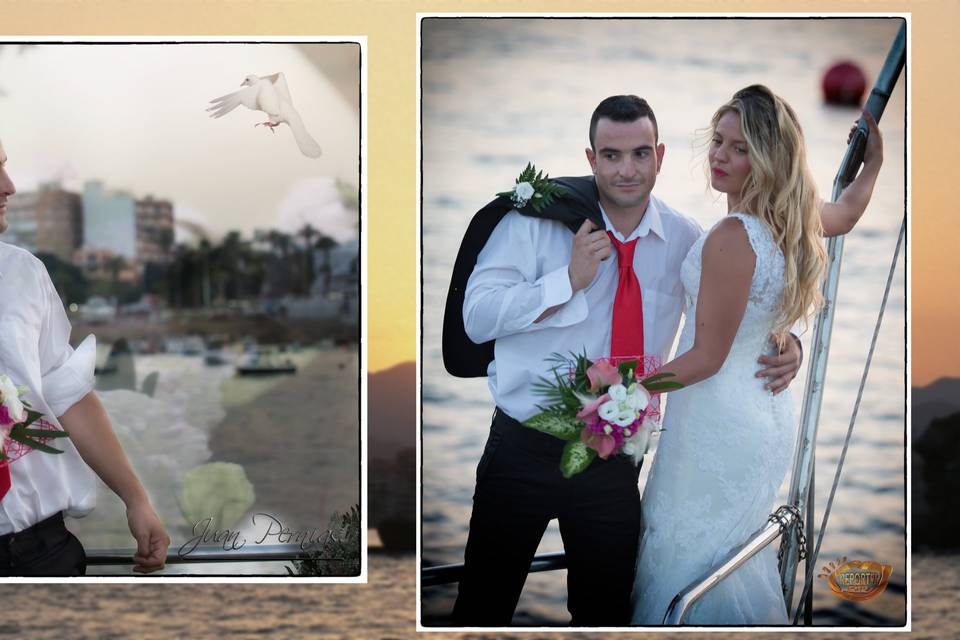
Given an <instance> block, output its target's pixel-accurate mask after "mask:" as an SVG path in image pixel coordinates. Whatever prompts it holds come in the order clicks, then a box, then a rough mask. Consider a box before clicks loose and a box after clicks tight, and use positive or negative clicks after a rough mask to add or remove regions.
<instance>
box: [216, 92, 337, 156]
mask: <svg viewBox="0 0 960 640" xmlns="http://www.w3.org/2000/svg"><path fill="white" fill-rule="evenodd" d="M240 86H241V87H244V88H243V89H241V90H240V91H234V92H233V93H228V94H227V95H225V96H220V97H219V98H214V99H213V100H211V101H210V103H211V104H212V105H213V106H212V107H208V108H207V111H212V112H213V113H211V114H210V117H211V118H219V117H220V116H223V115H226V114H228V113H230V112H231V111H233V110H234V109H236V108H237V106H238V105H241V104H242V105H243V106H245V107H246V108H248V109H253V110H254V111H263V112H264V113H266V114H267V115H268V116H269V117H270V119H269V120H267V121H266V122H259V123H257V124H255V125H254V126H255V127H257V126H260V125H261V124H262V125H264V126H266V127H270V130H271V131H274V128H275V127H279V126H280V123H282V122H286V123H287V124H288V125H289V126H290V130H291V131H293V138H294V139H295V140H296V141H297V146H298V147H300V151H301V152H303V155H305V156H307V157H308V158H319V157H320V145H319V144H317V141H316V140H314V139H313V138H312V137H311V136H310V134H309V133H307V128H306V127H305V126H304V124H303V119H301V118H300V114H299V113H297V110H296V109H294V108H293V101H292V100H291V99H290V90H289V89H288V88H287V80H286V78H284V77H283V74H282V73H274V74H273V75H269V76H263V77H260V76H256V75H253V74H251V75H248V76H247V77H246V78H244V79H243V82H242V83H241V85H240ZM274 133H276V131H274Z"/></svg>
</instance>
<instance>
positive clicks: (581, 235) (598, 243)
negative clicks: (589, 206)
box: [567, 219, 613, 293]
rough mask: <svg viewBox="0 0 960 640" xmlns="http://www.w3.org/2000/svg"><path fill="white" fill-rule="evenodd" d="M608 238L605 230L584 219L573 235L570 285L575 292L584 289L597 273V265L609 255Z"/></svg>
mask: <svg viewBox="0 0 960 640" xmlns="http://www.w3.org/2000/svg"><path fill="white" fill-rule="evenodd" d="M610 245H611V243H610V238H609V237H608V236H607V232H606V231H604V230H603V229H601V228H600V227H598V226H597V225H595V224H594V223H593V221H591V220H589V219H588V220H584V221H583V224H581V225H580V228H579V229H578V230H577V233H576V235H574V236H573V251H572V253H571V255H570V266H569V267H568V268H567V272H568V273H569V274H570V287H571V288H572V289H573V292H574V293H576V292H577V291H580V290H581V289H586V288H587V286H588V285H589V284H590V283H591V282H593V278H594V277H595V276H596V275H597V267H598V266H599V265H600V263H601V262H602V261H603V260H606V259H607V258H609V257H610V253H611V251H613V249H612V248H611V246H610Z"/></svg>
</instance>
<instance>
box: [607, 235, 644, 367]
mask: <svg viewBox="0 0 960 640" xmlns="http://www.w3.org/2000/svg"><path fill="white" fill-rule="evenodd" d="M607 235H609V236H610V240H612V241H613V246H614V247H616V249H617V263H618V267H619V270H620V274H619V279H618V280H617V295H616V297H614V299H613V323H612V325H611V327H612V330H611V332H610V358H611V359H613V360H614V361H623V362H625V361H629V360H634V359H636V360H638V361H640V362H641V363H642V361H643V297H642V296H641V294H640V281H639V280H637V275H636V274H635V273H634V272H633V251H634V249H636V248H637V238H634V239H633V240H631V241H629V242H620V241H619V240H617V239H616V238H614V237H613V233H611V232H610V231H607Z"/></svg>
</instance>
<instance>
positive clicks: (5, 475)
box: [0, 459, 10, 500]
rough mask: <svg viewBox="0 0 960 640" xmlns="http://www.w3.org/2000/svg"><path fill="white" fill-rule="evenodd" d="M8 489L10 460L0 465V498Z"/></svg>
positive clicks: (0, 498) (1, 498)
mask: <svg viewBox="0 0 960 640" xmlns="http://www.w3.org/2000/svg"><path fill="white" fill-rule="evenodd" d="M7 491H10V460H9V459H8V460H7V461H6V463H5V464H3V465H2V466H0V500H3V498H4V496H6V495H7Z"/></svg>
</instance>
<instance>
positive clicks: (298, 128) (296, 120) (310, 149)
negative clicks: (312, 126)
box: [280, 102, 320, 158]
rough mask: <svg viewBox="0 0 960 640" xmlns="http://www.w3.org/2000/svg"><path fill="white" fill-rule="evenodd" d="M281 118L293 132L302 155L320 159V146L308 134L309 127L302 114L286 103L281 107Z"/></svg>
mask: <svg viewBox="0 0 960 640" xmlns="http://www.w3.org/2000/svg"><path fill="white" fill-rule="evenodd" d="M280 117H281V118H282V119H284V120H286V122H287V124H288V125H290V130H291V131H293V138H294V140H296V141H297V146H298V147H300V151H301V153H303V155H305V156H307V157H308V158H319V157H320V145H319V144H317V141H316V140H314V139H313V137H312V136H311V135H310V134H309V133H308V132H307V127H306V126H304V124H303V120H302V119H301V118H300V114H299V113H297V110H296V109H294V108H293V105H291V104H290V103H289V102H286V103H284V104H283V105H282V106H281V111H280Z"/></svg>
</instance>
